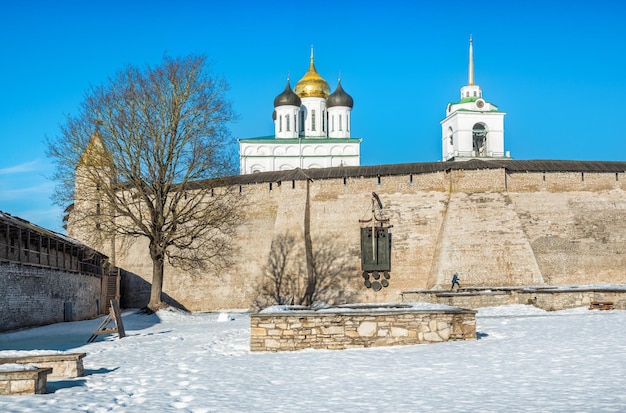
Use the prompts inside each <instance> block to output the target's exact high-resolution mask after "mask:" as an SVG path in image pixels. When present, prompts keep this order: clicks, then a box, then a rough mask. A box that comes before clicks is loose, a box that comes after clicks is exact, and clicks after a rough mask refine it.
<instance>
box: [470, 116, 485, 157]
mask: <svg viewBox="0 0 626 413" xmlns="http://www.w3.org/2000/svg"><path fill="white" fill-rule="evenodd" d="M487 133H488V131H487V127H486V126H485V124H484V123H476V124H475V125H474V127H472V151H473V152H474V156H486V154H487Z"/></svg>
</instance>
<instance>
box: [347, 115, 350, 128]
mask: <svg viewBox="0 0 626 413" xmlns="http://www.w3.org/2000/svg"><path fill="white" fill-rule="evenodd" d="M346 131H347V132H350V114H349V113H348V114H347V115H346Z"/></svg>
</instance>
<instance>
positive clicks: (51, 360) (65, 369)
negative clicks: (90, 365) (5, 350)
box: [0, 352, 86, 378]
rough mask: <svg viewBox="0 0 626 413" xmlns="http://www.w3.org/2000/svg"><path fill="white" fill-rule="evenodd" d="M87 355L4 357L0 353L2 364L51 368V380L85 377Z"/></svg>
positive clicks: (0, 362)
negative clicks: (84, 359) (84, 365)
mask: <svg viewBox="0 0 626 413" xmlns="http://www.w3.org/2000/svg"><path fill="white" fill-rule="evenodd" d="M85 356H86V353H67V354H43V355H25V356H20V357H3V356H2V354H1V352H0V364H9V363H11V364H13V363H15V364H31V365H34V366H37V367H42V368H48V367H49V368H51V369H52V372H51V373H50V375H49V377H50V378H74V377H82V376H83V375H84V371H85V370H84V367H83V358H84V357H85Z"/></svg>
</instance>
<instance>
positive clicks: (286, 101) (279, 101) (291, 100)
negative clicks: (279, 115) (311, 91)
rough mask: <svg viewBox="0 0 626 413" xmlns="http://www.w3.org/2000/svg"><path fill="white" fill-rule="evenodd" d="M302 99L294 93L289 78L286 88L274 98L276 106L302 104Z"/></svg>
mask: <svg viewBox="0 0 626 413" xmlns="http://www.w3.org/2000/svg"><path fill="white" fill-rule="evenodd" d="M301 105H302V100H300V98H299V97H298V95H296V94H295V93H293V90H291V85H290V84H289V80H287V86H285V90H284V91H283V93H281V94H280V95H278V96H276V98H275V99H274V107H277V106H301Z"/></svg>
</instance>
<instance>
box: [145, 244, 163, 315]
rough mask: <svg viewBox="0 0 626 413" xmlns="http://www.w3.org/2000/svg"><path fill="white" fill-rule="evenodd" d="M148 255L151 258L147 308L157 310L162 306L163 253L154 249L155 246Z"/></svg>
mask: <svg viewBox="0 0 626 413" xmlns="http://www.w3.org/2000/svg"><path fill="white" fill-rule="evenodd" d="M150 256H151V258H152V288H151V289H150V302H149V303H148V308H149V309H150V310H152V311H157V310H159V309H161V308H163V301H161V293H162V292H163V263H164V260H165V255H164V254H163V253H162V252H159V251H156V248H152V247H151V248H150Z"/></svg>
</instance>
